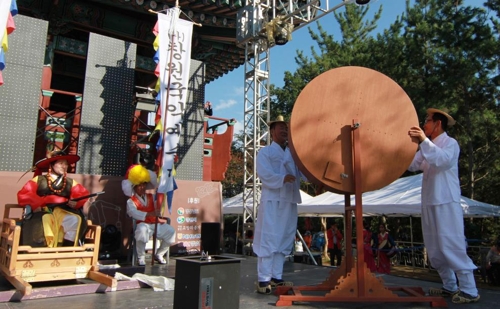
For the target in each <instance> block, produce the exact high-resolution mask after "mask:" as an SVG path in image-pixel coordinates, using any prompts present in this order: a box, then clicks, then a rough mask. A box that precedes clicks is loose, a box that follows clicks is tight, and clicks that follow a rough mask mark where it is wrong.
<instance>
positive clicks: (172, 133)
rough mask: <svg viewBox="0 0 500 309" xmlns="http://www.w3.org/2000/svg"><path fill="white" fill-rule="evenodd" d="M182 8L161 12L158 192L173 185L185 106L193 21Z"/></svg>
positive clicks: (166, 189) (168, 189)
mask: <svg viewBox="0 0 500 309" xmlns="http://www.w3.org/2000/svg"><path fill="white" fill-rule="evenodd" d="M179 13H180V11H179V9H178V8H173V9H170V10H168V11H167V12H166V14H158V22H159V26H160V27H159V28H160V32H159V36H160V45H159V49H160V53H159V54H160V78H159V79H160V97H161V100H160V108H161V121H162V124H163V162H162V174H161V178H160V184H159V187H158V192H159V193H167V192H169V191H172V190H173V189H174V180H173V175H172V171H173V167H174V157H175V154H176V153H177V149H178V145H179V138H180V134H181V132H182V117H183V114H184V111H185V109H186V100H187V96H188V94H187V90H188V83H189V66H190V61H191V59H190V58H191V37H192V34H193V24H192V23H191V22H189V21H185V20H182V19H179Z"/></svg>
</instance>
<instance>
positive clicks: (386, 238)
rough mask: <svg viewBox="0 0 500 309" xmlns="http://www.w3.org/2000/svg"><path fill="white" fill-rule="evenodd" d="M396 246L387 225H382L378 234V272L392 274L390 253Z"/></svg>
mask: <svg viewBox="0 0 500 309" xmlns="http://www.w3.org/2000/svg"><path fill="white" fill-rule="evenodd" d="M395 246H396V244H395V243H394V240H393V239H392V237H391V235H389V229H388V228H387V226H386V225H385V224H380V226H379V233H378V250H377V272H379V273H382V274H389V273H391V260H390V258H389V256H388V255H389V252H391V249H392V248H394V247H395Z"/></svg>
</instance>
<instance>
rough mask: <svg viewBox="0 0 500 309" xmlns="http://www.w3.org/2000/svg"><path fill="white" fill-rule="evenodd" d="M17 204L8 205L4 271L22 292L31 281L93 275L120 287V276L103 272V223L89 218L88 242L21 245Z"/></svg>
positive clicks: (0, 251) (0, 263)
mask: <svg viewBox="0 0 500 309" xmlns="http://www.w3.org/2000/svg"><path fill="white" fill-rule="evenodd" d="M19 208H21V209H22V207H21V206H18V205H15V204H7V205H6V206H5V214H4V219H3V222H2V234H1V243H0V272H1V273H3V275H4V276H5V278H6V279H7V280H8V281H9V282H10V283H11V284H12V285H13V286H14V287H15V288H16V289H17V290H18V291H19V292H20V293H21V294H22V295H29V294H31V291H32V286H31V285H30V284H29V283H30V282H43V281H55V280H69V279H81V278H89V279H92V280H94V281H97V282H99V283H101V284H104V285H106V286H108V287H110V288H111V290H112V291H115V290H116V287H117V280H116V279H114V278H113V277H110V276H108V275H105V274H103V273H100V272H99V267H98V264H97V261H98V257H99V243H100V239H101V227H100V226H99V225H92V222H91V221H88V229H87V233H86V234H85V244H84V245H83V246H76V247H57V248H47V247H44V248H34V247H31V246H21V245H20V239H21V226H19V225H18V223H20V218H19V217H18V218H16V219H17V220H16V219H11V218H9V213H10V211H11V210H12V209H19Z"/></svg>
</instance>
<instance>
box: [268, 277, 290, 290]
mask: <svg viewBox="0 0 500 309" xmlns="http://www.w3.org/2000/svg"><path fill="white" fill-rule="evenodd" d="M270 284H271V287H273V288H275V287H277V286H293V282H290V281H285V280H283V279H276V278H271V282H270Z"/></svg>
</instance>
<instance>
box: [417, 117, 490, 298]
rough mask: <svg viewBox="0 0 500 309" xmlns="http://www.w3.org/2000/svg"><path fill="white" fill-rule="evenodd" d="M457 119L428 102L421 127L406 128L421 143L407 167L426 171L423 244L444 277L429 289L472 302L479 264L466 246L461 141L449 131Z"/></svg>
mask: <svg viewBox="0 0 500 309" xmlns="http://www.w3.org/2000/svg"><path fill="white" fill-rule="evenodd" d="M454 124H455V120H454V119H453V117H451V116H450V115H449V114H448V113H446V112H445V111H442V110H439V109H435V108H429V109H428V110H427V117H426V119H425V122H424V125H423V128H420V127H419V126H413V127H411V128H410V130H409V131H408V135H409V136H410V138H411V140H412V141H413V142H415V143H418V144H419V150H418V151H417V153H416V154H415V157H414V158H413V161H412V163H411V165H410V167H409V168H408V169H409V170H410V171H413V172H414V171H423V180H422V232H423V236H424V244H425V246H426V248H427V253H428V255H429V261H430V263H431V265H432V266H433V267H434V268H435V269H437V271H438V273H439V276H440V277H441V280H442V282H443V287H442V288H430V289H429V294H430V295H439V296H448V297H452V302H453V303H473V302H477V301H478V300H479V298H480V296H479V294H478V290H477V288H476V282H475V280H474V274H473V270H474V269H476V268H477V267H476V266H475V265H474V263H473V262H472V260H471V259H470V258H469V256H468V255H467V252H466V242H465V236H464V219H463V211H462V207H461V206H460V180H459V178H458V157H459V154H460V147H459V145H458V143H457V141H456V140H455V139H453V138H452V137H450V136H449V135H448V134H447V130H448V127H451V126H453V125H454ZM457 277H458V281H457ZM458 283H460V286H459V285H458Z"/></svg>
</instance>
